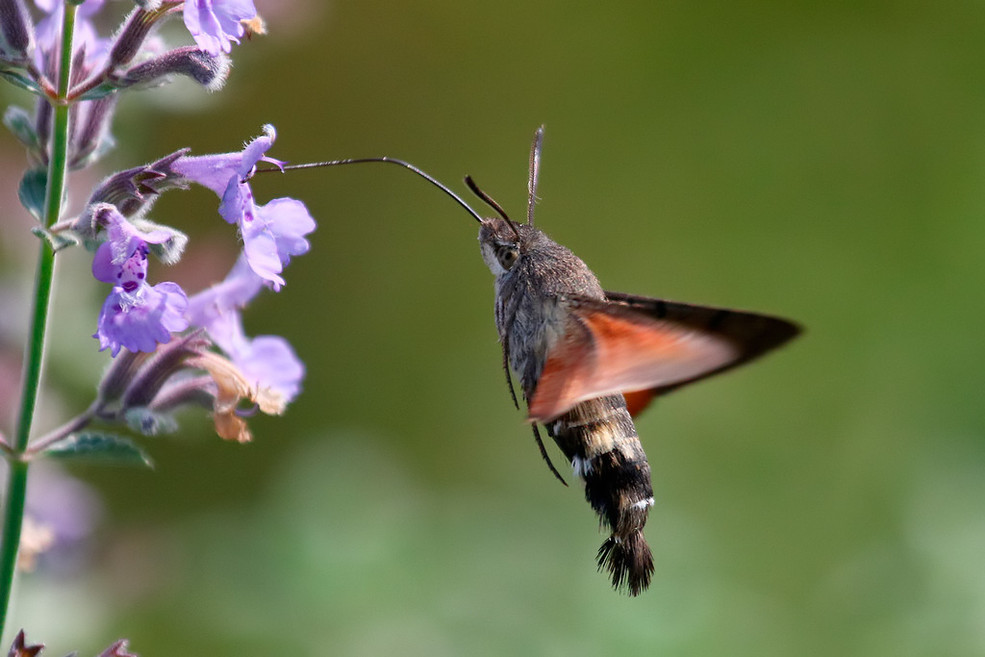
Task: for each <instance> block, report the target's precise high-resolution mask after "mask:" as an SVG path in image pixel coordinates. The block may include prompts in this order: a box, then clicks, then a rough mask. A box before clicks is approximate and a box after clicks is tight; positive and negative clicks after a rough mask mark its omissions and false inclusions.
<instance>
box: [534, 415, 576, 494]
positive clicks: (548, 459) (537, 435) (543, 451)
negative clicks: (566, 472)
mask: <svg viewBox="0 0 985 657" xmlns="http://www.w3.org/2000/svg"><path fill="white" fill-rule="evenodd" d="M530 426H531V427H533V430H534V440H536V441H537V447H539V448H540V455H541V456H543V457H544V461H545V462H546V463H547V467H548V468H550V469H551V472H553V473H554V476H555V477H557V480H558V481H560V482H561V483H562V484H564V485H565V486H567V485H568V482H566V481H565V480H564V477H562V476H561V473H560V472H558V471H557V468H555V467H554V464H553V463H551V457H550V456H548V455H547V448H545V447H544V441H543V440H541V439H540V432H539V431H537V425H536V424H531V425H530Z"/></svg>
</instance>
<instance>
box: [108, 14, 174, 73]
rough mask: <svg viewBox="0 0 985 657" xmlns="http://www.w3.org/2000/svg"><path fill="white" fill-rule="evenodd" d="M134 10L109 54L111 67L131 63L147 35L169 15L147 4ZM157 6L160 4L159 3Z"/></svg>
mask: <svg viewBox="0 0 985 657" xmlns="http://www.w3.org/2000/svg"><path fill="white" fill-rule="evenodd" d="M138 4H139V5H142V6H141V7H137V8H136V9H134V10H133V11H132V12H131V13H130V15H129V16H128V17H127V20H126V23H124V24H123V28H122V29H121V30H120V31H119V32H118V33H117V35H116V37H115V39H114V42H113V47H112V48H111V49H110V52H109V66H110V67H113V68H115V67H117V66H122V65H124V64H127V63H129V62H130V61H131V60H132V59H133V58H134V57H135V56H136V55H137V53H138V52H140V47H141V46H142V45H143V43H144V41H145V40H146V39H147V35H149V34H150V32H151V30H152V29H153V28H154V26H155V25H156V24H157V21H159V20H160V19H161V18H163V17H164V16H166V15H167V13H168V10H167V9H163V10H162V9H158V8H156V7H148V6H146V4H147V3H138ZM156 4H160V3H159V2H158V3H156Z"/></svg>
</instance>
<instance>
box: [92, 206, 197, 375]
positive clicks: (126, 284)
mask: <svg viewBox="0 0 985 657" xmlns="http://www.w3.org/2000/svg"><path fill="white" fill-rule="evenodd" d="M107 214H109V216H108V218H107V221H108V222H109V224H108V226H107V233H108V235H109V240H108V241H106V242H104V243H103V244H101V245H100V246H99V248H98V249H97V250H96V255H95V257H94V258H93V261H92V275H93V276H95V277H96V279H97V280H100V281H102V282H104V283H112V284H113V289H112V291H111V292H110V293H109V296H107V297H106V301H105V302H104V303H103V308H102V311H101V312H100V313H99V321H98V328H97V330H96V333H95V335H93V336H92V337H94V338H97V339H98V340H99V350H100V351H102V350H103V349H107V348H109V349H110V350H111V352H112V354H113V356H114V357H115V356H116V355H117V354H118V353H119V352H120V349H121V348H123V347H126V348H127V349H128V350H130V351H135V352H136V351H154V350H155V349H156V348H157V345H158V343H164V342H167V341H168V340H170V339H171V333H173V332H177V331H184V330H185V329H186V328H188V320H187V319H185V317H184V314H185V310H186V308H187V306H188V299H187V297H186V296H185V293H184V291H183V290H182V289H181V288H180V287H179V286H178V285H177V284H175V283H158V284H157V285H154V286H151V285H150V284H148V283H147V253H148V246H147V245H148V244H161V243H164V242H166V241H167V240H169V239H171V237H172V235H171V233H170V232H169V231H167V230H164V229H159V230H153V231H149V232H145V233H141V232H140V231H138V230H137V229H136V228H135V227H134V226H133V225H132V224H130V223H129V222H128V221H127V220H126V219H124V217H123V216H122V215H120V214H119V213H115V214H112V213H107Z"/></svg>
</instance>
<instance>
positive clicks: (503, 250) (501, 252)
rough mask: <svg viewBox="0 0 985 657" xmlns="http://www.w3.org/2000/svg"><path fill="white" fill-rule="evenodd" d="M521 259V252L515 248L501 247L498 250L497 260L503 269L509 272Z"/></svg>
mask: <svg viewBox="0 0 985 657" xmlns="http://www.w3.org/2000/svg"><path fill="white" fill-rule="evenodd" d="M519 257H520V252H519V251H518V250H517V248H516V247H515V246H500V247H499V248H498V249H496V259H497V260H499V264H500V266H501V267H502V268H503V269H506V270H509V269H510V268H511V267H512V266H513V263H515V262H516V259H517V258H519Z"/></svg>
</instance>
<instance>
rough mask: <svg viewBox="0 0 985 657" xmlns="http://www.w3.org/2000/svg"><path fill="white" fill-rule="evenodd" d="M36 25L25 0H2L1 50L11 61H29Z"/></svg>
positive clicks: (0, 6)
mask: <svg viewBox="0 0 985 657" xmlns="http://www.w3.org/2000/svg"><path fill="white" fill-rule="evenodd" d="M33 34H34V26H33V25H31V18H30V16H29V15H28V13H27V10H26V9H25V7H24V0H0V51H2V52H3V58H4V59H6V60H7V61H9V62H17V63H19V62H25V61H27V53H28V50H30V48H31V46H32V40H33Z"/></svg>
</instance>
